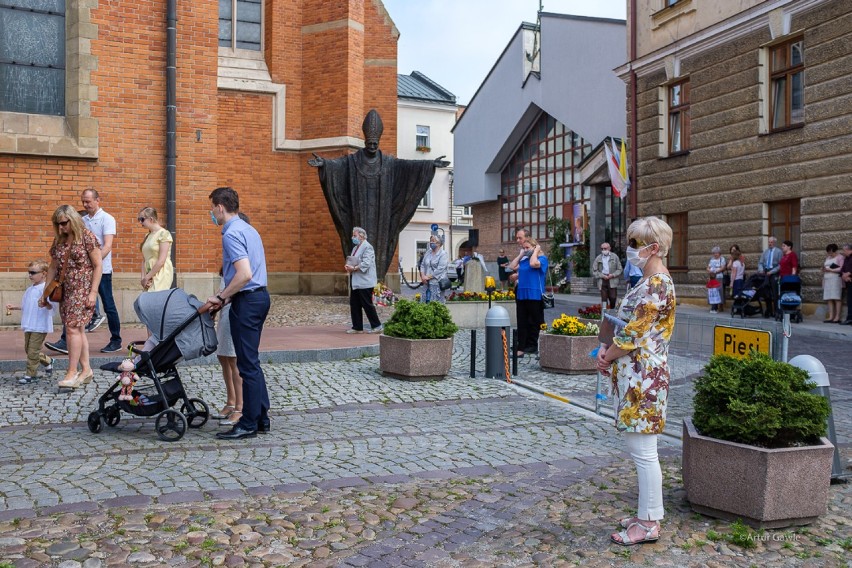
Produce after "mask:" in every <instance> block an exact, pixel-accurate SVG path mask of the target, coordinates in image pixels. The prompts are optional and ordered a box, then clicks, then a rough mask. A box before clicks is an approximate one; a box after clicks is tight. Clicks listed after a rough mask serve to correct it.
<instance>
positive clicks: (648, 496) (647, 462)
mask: <svg viewBox="0 0 852 568" xmlns="http://www.w3.org/2000/svg"><path fill="white" fill-rule="evenodd" d="M625 438H626V440H627V451H628V452H629V453H630V457H632V458H633V463H635V464H636V474H637V476H638V477H639V512H638V513H637V515H636V516H637V517H639V519H640V520H643V521H659V520H661V519H662V518H663V517H664V516H665V514H664V511H663V472H662V470H661V469H660V458H659V456H658V455H657V435H656V434H637V433H636V432H626V433H625Z"/></svg>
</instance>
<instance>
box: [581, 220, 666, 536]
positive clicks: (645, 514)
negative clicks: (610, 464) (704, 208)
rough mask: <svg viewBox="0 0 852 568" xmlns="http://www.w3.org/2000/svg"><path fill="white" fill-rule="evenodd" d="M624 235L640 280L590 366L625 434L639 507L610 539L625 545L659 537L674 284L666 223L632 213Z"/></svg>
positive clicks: (622, 302)
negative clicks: (608, 383)
mask: <svg viewBox="0 0 852 568" xmlns="http://www.w3.org/2000/svg"><path fill="white" fill-rule="evenodd" d="M627 239H628V241H629V244H630V246H629V247H628V249H627V260H628V262H630V263H631V264H633V265H635V266H637V267H639V268H641V269H642V279H641V280H639V282H638V283H637V284H636V286H634V287H633V288H631V289H630V290H629V291H628V292H627V293H626V294H625V295H624V298H623V299H622V300H621V305H619V307H618V317H619V318H620V319H621V320H622V321H625V322H627V324H626V325H625V326H624V327H622V328H621V329H620V330H619V331H618V332H616V334H615V337H614V338H613V340H612V344H611V345H601V347H600V349H599V350H598V359H597V367H598V370H599V371H600V372H601V373H604V374H609V375H611V377H612V385H613V399H614V401H615V403H617V408H616V413H615V417H616V418H615V426H616V428H617V429H618V430H619V431H620V432H624V433H625V442H626V444H627V450H628V452H629V453H630V456H631V457H632V458H633V461H634V463H635V464H636V471H637V474H638V478H639V510H638V512H637V514H636V516H635V517H627V518H624V519H621V520H620V521H619V522H618V524H619V525H621V528H623V529H624V530H622V531H621V532H617V533H613V534H612V535H611V537H610V538H611V540H612V542H614V543H616V544H620V545H623V546H632V545H634V544H639V543H643V542H655V541H656V540H657V539H659V538H660V520H661V519H662V518H663V512H664V511H663V476H662V472H661V469H660V460H659V457H658V455H657V436H659V435H660V434H662V433H663V428H665V425H666V404H667V401H668V393H669V367H668V352H669V340H670V339H671V336H672V331H673V330H674V321H675V290H674V284H673V282H672V279H671V276H670V275H669V271H668V270H667V269H666V267H665V265H664V264H663V258H664V257H665V256H666V254H667V253H668V251H669V247H670V246H671V243H672V230H671V227H669V226H668V225H667V224H666V223H665V222H664V221H662V220H661V219H658V218H656V217H645V218H641V219H637V220H636V221H634V222H633V223H631V224H630V227H628V228H627Z"/></svg>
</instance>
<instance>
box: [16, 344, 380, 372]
mask: <svg viewBox="0 0 852 568" xmlns="http://www.w3.org/2000/svg"><path fill="white" fill-rule="evenodd" d="M378 355H379V346H378V345H364V346H361V347H335V348H328V349H302V350H298V351H280V350H279V351H261V352H260V362H261V363H262V364H263V363H266V364H274V363H328V362H332V361H347V360H349V359H361V358H363V357H377V356H378ZM60 357H62V358H61V359H60ZM119 357H120V356H112V357H92V358H91V360H90V361H91V365H92V368H94V369H98V368H100V366H101V365H104V364H106V363H112V362H114V361H115V360H116V359H118V358H119ZM54 358H55V362H54V364H53V368H54V369H56V370H65V369H67V368H68V358H67V356H62V355H59V354H56V355H55V357H54ZM218 364H219V359H217V358H216V355H208V356H206V357H199V358H198V359H193V360H192V361H181V362H180V363H178V366H188V365H193V366H194V365H218ZM26 365H27V361H26V359H13V360H3V361H0V372H4V373H10V372H15V371H22V370H23V369H25V368H26Z"/></svg>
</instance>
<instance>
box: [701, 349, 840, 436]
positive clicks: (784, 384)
mask: <svg viewBox="0 0 852 568" xmlns="http://www.w3.org/2000/svg"><path fill="white" fill-rule="evenodd" d="M815 386H816V385H815V384H814V383H813V382H811V381H810V380H809V376H808V373H807V372H806V371H804V370H802V369H799V368H798V367H794V366H793V365H790V364H788V363H781V362H778V361H774V360H773V359H772V358H771V357H769V356H768V355H765V354H761V353H756V352H752V353H751V355H750V356H749V357H748V358H745V359H735V358H733V357H728V356H726V355H717V356H715V357H713V358H712V359H710V362H709V363H707V366H705V367H704V374H703V375H702V376H701V377H699V378H698V379H697V380H696V382H695V398H694V400H693V408H694V413H693V417H692V422H693V424H694V425H695V427H696V428H697V429H698V431H699V432H700V433H701V434H703V435H704V436H709V437H711V438H716V439H719V440H727V441H729V442H739V443H741V444H749V445H752V446H761V447H765V448H786V447H791V446H796V445H811V444H818V443H819V440H818V438H819V437H820V436H824V435H825V430H826V418H828V415H829V414H830V413H831V409H830V408H829V405H828V401H826V400H825V398H823V397H821V396H819V395H816V394H813V393H811V392H809V391H810V390H811V389H813V388H814V387H815Z"/></svg>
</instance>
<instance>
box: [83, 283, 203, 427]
mask: <svg viewBox="0 0 852 568" xmlns="http://www.w3.org/2000/svg"><path fill="white" fill-rule="evenodd" d="M133 308H134V309H135V310H136V314H137V315H138V316H139V319H140V320H141V321H142V322H143V323H144V324H145V325H146V326H148V329H149V330H151V337H150V338H148V341H146V342H142V341H137V342H134V343H132V344H131V345H130V357H132V358H133V362H134V363H135V373H136V375H137V376H138V382H137V383H135V385H133V386H132V393H131V395H130V396H131V397H132V398H131V400H124V399H123V397H120V395H121V394H122V386H123V385H122V384H121V380H116V381H115V383H113V385H112V386H111V387H110V388H109V389H108V390H107V391H106V392H105V393H104V394H102V395H101V396H100V398H99V399H98V408H97V410H94V411H92V412H91V413H90V414H89V418H88V426H89V431H90V432H92V433H93V434H97V433H98V432H100V431H101V430H103V426H104V424H106V425H107V426H110V427H115V426H117V425H118V423H119V422H120V421H121V411H122V410H123V411H124V412H127V413H129V414H132V415H134V416H145V417H152V416H156V419H155V421H154V428H155V430H156V432H157V436H159V438H160V439H161V440H164V441H167V442H176V441H177V440H180V439H181V438H183V435H184V434H185V433H186V429H187V427H189V428H201V427H202V426H203V425H204V424H205V423H206V422H207V419H208V418H209V416H210V409H209V407H208V406H207V403H205V402H204V401H203V400H201V399H199V398H189V397H188V396H187V394H186V391H185V390H184V388H183V383H181V380H180V375H179V373H178V370H177V366H176V365H177V363H178V362H179V361H180V360H181V359H187V360H190V359H195V358H197V357H201V356H205V355H209V354H211V353H213V352H214V351H216V347H217V342H216V333H215V330H214V328H213V320H212V319H211V317H210V314H209V313H207V309H208V306H207V305H202V304H201V302H200V301H199V300H198V299H197V298H196V297H195V296H191V295H189V294H187V293H186V292H185V291H183V290H181V289H180V288H175V289H172V290H163V291H160V292H146V293H144V294H142V295H140V296H139V297H138V298H137V299H136V302H134V304H133ZM142 344H144V346H145V347H143V348H142V349H139V346H140V345H142ZM119 365H120V363H116V362H113V363H107V364H105V365H102V366H101V369H103V370H104V371H111V372H114V373H120V372H121V369H119ZM127 390H130V387H128V389H127ZM178 402H181V403H182V404H181V407H180V411H177V410H174V409H173V408H172V407H173V406H175V405H176V404H177V403H178Z"/></svg>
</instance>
